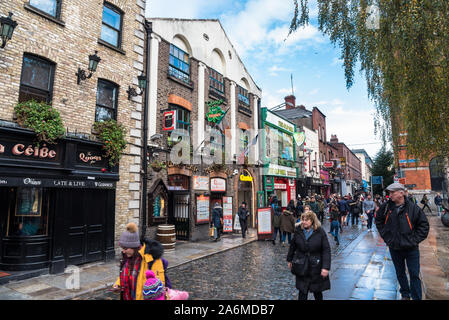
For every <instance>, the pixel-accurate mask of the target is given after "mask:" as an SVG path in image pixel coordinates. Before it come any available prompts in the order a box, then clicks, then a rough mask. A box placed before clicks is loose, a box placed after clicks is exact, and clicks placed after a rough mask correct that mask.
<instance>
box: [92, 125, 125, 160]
mask: <svg viewBox="0 0 449 320" xmlns="http://www.w3.org/2000/svg"><path fill="white" fill-rule="evenodd" d="M93 129H94V131H95V132H97V137H98V138H99V140H100V141H102V142H103V143H104V146H103V149H104V151H105V157H108V158H109V165H110V166H111V167H113V166H115V165H117V164H118V163H119V161H120V158H121V156H122V152H123V150H125V148H126V144H127V142H126V140H125V136H126V129H125V128H124V127H123V125H122V124H119V123H117V122H116V121H115V120H108V121H102V122H95V123H94V127H93Z"/></svg>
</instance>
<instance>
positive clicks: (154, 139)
mask: <svg viewBox="0 0 449 320" xmlns="http://www.w3.org/2000/svg"><path fill="white" fill-rule="evenodd" d="M162 137H163V136H162V134H160V133H156V134H153V135H152V136H151V138H150V140H151V141H156V140H158V139H160V138H162Z"/></svg>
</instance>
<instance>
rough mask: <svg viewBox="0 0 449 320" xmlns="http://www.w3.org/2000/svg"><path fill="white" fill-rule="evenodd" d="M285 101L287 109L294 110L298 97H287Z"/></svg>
mask: <svg viewBox="0 0 449 320" xmlns="http://www.w3.org/2000/svg"><path fill="white" fill-rule="evenodd" d="M284 99H285V109H294V108H295V107H296V97H295V96H294V95H290V96H287V97H285V98H284Z"/></svg>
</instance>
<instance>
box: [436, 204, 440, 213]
mask: <svg viewBox="0 0 449 320" xmlns="http://www.w3.org/2000/svg"><path fill="white" fill-rule="evenodd" d="M436 206H437V212H438V216H440V215H441V205H438V204H437V205H436Z"/></svg>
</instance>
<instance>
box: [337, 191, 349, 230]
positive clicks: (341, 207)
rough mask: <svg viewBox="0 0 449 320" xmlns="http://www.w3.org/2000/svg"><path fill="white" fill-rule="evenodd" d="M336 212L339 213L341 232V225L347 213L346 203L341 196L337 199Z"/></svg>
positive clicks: (341, 228)
mask: <svg viewBox="0 0 449 320" xmlns="http://www.w3.org/2000/svg"><path fill="white" fill-rule="evenodd" d="M338 210H339V211H340V214H339V219H340V231H343V223H344V222H345V219H346V215H347V214H348V212H349V206H348V203H347V202H346V200H345V199H344V198H342V197H341V196H339V197H338Z"/></svg>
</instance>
